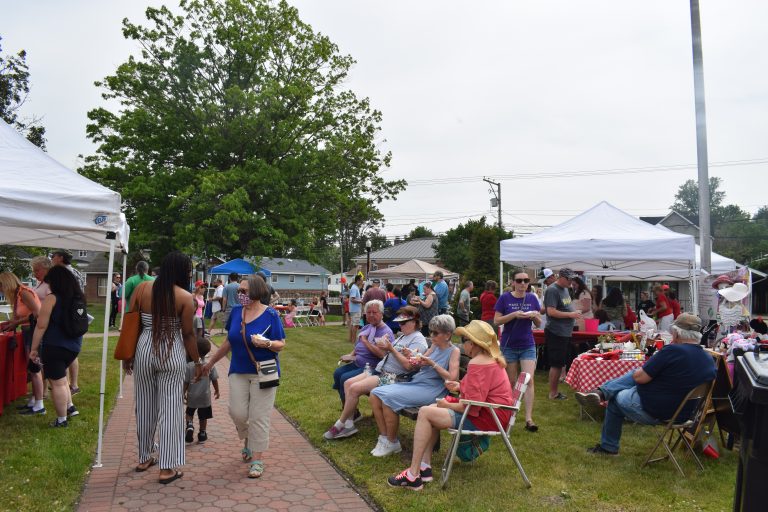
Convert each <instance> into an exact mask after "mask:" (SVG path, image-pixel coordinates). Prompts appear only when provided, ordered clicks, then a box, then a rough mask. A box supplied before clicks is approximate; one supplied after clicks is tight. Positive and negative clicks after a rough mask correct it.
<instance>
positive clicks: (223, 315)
mask: <svg viewBox="0 0 768 512" xmlns="http://www.w3.org/2000/svg"><path fill="white" fill-rule="evenodd" d="M228 318H229V312H228V311H217V312H215V313H214V314H213V319H214V320H215V321H217V322H221V323H222V325H223V324H226V323H227V319H228Z"/></svg>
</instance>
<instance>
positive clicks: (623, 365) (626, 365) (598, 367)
mask: <svg viewBox="0 0 768 512" xmlns="http://www.w3.org/2000/svg"><path fill="white" fill-rule="evenodd" d="M643 363H645V361H635V360H625V361H606V360H603V361H596V360H594V359H581V358H578V357H577V358H576V359H574V360H573V363H571V369H570V370H569V371H568V375H567V376H566V377H565V383H566V384H568V385H569V386H571V388H572V389H573V390H574V391H581V392H582V393H584V392H587V391H590V390H593V389H595V388H596V387H598V386H600V385H601V384H603V383H604V382H608V381H609V380H611V379H615V378H616V377H621V376H622V375H624V374H625V373H627V372H628V371H630V370H634V369H635V368H639V367H641V366H643Z"/></svg>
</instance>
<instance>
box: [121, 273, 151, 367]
mask: <svg viewBox="0 0 768 512" xmlns="http://www.w3.org/2000/svg"><path fill="white" fill-rule="evenodd" d="M147 282H148V281H145V282H143V283H141V284H140V285H139V286H138V288H136V290H135V291H134V292H133V297H131V299H132V300H131V310H130V311H127V312H126V313H125V315H124V316H123V324H122V325H121V326H120V338H119V339H118V340H117V346H116V347H115V359H117V360H118V361H127V360H129V359H133V357H134V356H135V355H136V345H137V344H138V343H139V335H140V334H141V295H142V294H143V292H144V285H145V284H146V283H147Z"/></svg>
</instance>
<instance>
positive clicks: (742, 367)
mask: <svg viewBox="0 0 768 512" xmlns="http://www.w3.org/2000/svg"><path fill="white" fill-rule="evenodd" d="M732 401H733V405H734V411H735V412H736V413H737V414H738V415H740V417H741V451H740V453H739V468H738V470H737V473H736V490H735V493H734V500H733V510H734V511H737V512H758V511H759V512H764V511H765V510H766V503H765V483H766V482H767V481H768V352H766V351H764V352H762V353H761V352H747V353H745V354H744V355H743V356H739V357H738V358H737V360H736V384H735V388H734V393H733V395H732Z"/></svg>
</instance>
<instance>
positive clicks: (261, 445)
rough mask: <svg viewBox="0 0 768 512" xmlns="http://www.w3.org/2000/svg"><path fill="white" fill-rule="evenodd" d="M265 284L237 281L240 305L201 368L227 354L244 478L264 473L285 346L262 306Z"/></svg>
mask: <svg viewBox="0 0 768 512" xmlns="http://www.w3.org/2000/svg"><path fill="white" fill-rule="evenodd" d="M269 296H270V295H269V286H268V285H267V283H266V282H265V281H264V279H262V278H261V277H260V276H257V275H250V276H248V278H247V279H243V280H242V281H241V282H240V287H239V288H238V290H237V298H238V300H239V301H240V304H242V307H237V306H236V307H234V308H232V313H231V314H230V316H229V320H227V325H226V329H227V338H226V339H225V340H224V343H222V344H221V346H220V347H219V350H217V351H216V353H215V354H214V355H213V357H211V359H210V360H209V361H208V362H207V363H206V364H205V365H204V366H203V374H204V375H208V374H209V373H210V371H211V368H213V366H214V365H215V364H216V362H217V361H218V360H219V359H221V358H222V357H224V356H225V355H227V354H228V353H229V351H230V350H231V351H232V356H231V357H230V363H229V416H230V417H231V418H232V422H233V423H234V424H235V429H237V436H238V437H239V438H240V439H241V440H243V443H244V444H243V449H242V451H241V452H240V455H241V457H242V459H243V462H246V463H249V464H250V466H249V469H248V478H259V477H260V476H261V475H262V473H264V461H263V459H262V453H263V452H264V451H265V450H266V449H267V448H268V447H269V426H270V415H271V414H272V407H273V405H274V404H275V395H276V394H277V386H278V385H279V384H280V378H279V377H280V363H279V360H278V357H277V355H278V353H279V352H280V351H281V350H283V348H285V331H283V324H282V323H281V322H280V314H279V313H278V312H277V311H275V310H274V309H272V308H271V307H269V304H264V303H262V299H266V298H267V297H269Z"/></svg>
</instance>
